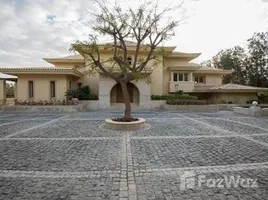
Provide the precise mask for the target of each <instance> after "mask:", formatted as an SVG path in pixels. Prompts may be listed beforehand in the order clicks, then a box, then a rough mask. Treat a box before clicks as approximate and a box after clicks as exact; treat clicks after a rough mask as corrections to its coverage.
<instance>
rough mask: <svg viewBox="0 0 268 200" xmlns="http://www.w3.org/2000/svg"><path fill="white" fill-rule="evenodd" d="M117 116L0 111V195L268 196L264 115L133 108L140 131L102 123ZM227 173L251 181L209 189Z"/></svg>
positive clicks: (54, 199) (129, 199)
mask: <svg viewBox="0 0 268 200" xmlns="http://www.w3.org/2000/svg"><path fill="white" fill-rule="evenodd" d="M118 115H120V113H119V112H116V111H111V112H108V111H98V112H88V113H78V114H38V113H0V200H10V199H12V200H28V199H34V200H39V199H42V200H43V199H49V200H63V199H66V200H67V199H68V200H69V199H70V200H71V199H73V200H84V199H85V200H87V199H88V200H95V199H96V200H97V199H111V200H113V199H114V200H115V199H117V200H168V199H174V200H180V199H186V200H187V199H189V200H190V199H196V200H198V199H199V200H207V199H212V200H214V199H215V200H220V199H230V200H235V199H268V176H267V175H268V118H261V117H259V118H253V117H245V116H241V115H235V114H233V113H232V112H218V113H180V112H160V111H154V112H153V111H143V112H141V111H139V112H138V111H137V112H134V115H135V116H139V117H143V118H146V119H147V122H148V124H149V125H148V127H147V128H146V129H144V130H139V131H133V132H124V133H123V132H117V131H108V130H105V129H103V128H102V125H103V120H104V119H105V118H109V117H113V116H118ZM230 177H234V178H236V180H241V179H239V178H246V179H247V181H248V180H249V179H250V181H251V180H252V181H253V180H255V179H256V182H257V186H256V185H254V184H247V183H243V184H242V183H241V184H238V185H235V184H232V183H231V185H229V186H228V184H226V182H224V183H223V184H222V185H218V186H219V187H215V186H217V184H216V185H215V183H213V180H217V181H218V180H219V181H220V180H221V179H225V178H227V179H228V178H230ZM201 178H202V179H201ZM200 180H202V181H203V182H201V181H200ZM206 180H211V181H212V182H210V183H208V182H205V181H206ZM227 183H228V182H227ZM233 183H234V182H233ZM199 184H200V185H199ZM249 186H250V187H249Z"/></svg>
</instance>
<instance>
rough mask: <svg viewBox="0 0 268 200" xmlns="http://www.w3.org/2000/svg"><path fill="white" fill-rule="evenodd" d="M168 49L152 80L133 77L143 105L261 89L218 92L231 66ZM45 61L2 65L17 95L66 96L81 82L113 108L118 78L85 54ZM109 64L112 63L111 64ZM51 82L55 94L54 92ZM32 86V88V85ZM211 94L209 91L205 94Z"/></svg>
mask: <svg viewBox="0 0 268 200" xmlns="http://www.w3.org/2000/svg"><path fill="white" fill-rule="evenodd" d="M164 48H165V50H166V52H167V53H166V54H165V56H163V57H162V60H161V61H160V62H158V63H157V65H156V66H155V65H153V62H150V63H149V64H148V66H147V67H146V70H147V71H149V72H150V83H147V82H146V81H145V80H138V81H132V85H133V88H134V89H133V96H134V97H133V98H134V99H135V100H133V103H135V104H138V106H141V107H145V108H146V107H147V106H148V105H149V104H150V99H151V95H165V94H169V93H174V92H176V91H178V90H182V91H184V92H187V93H191V94H193V95H198V94H202V95H203V96H208V97H209V98H210V100H214V101H219V100H228V99H229V100H230V101H238V100H239V99H240V100H241V99H242V101H243V102H244V101H247V100H249V99H251V98H253V97H256V94H257V92H258V91H259V90H256V89H254V88H251V90H249V88H248V90H247V91H246V92H245V93H243V89H242V90H240V91H238V92H237V93H239V94H237V93H236V94H237V95H234V93H230V91H226V92H225V93H218V92H219V91H217V89H215V88H214V90H210V88H212V87H215V86H220V85H221V84H222V78H223V76H224V75H226V74H230V73H232V71H230V70H221V69H215V68H209V67H204V66H201V65H199V64H195V63H192V62H191V61H192V60H194V59H195V58H197V57H198V56H199V55H200V53H182V52H176V51H174V49H175V47H164ZM111 53H112V52H109V51H105V50H103V51H101V56H102V57H103V58H104V59H105V58H108V57H109V56H111ZM133 56H134V52H133V43H130V44H129V53H128V57H130V58H132V57H133ZM145 56H146V51H145V52H143V51H141V52H140V54H139V58H143V57H145ZM44 60H45V61H47V62H49V63H51V64H53V67H47V68H0V72H2V73H4V74H8V75H15V76H17V80H16V97H15V98H16V99H17V100H19V101H25V100H29V99H31V100H34V101H42V100H61V101H62V100H66V96H65V92H66V91H67V90H68V89H70V88H76V87H78V86H89V87H90V88H91V90H92V91H93V92H94V93H95V94H96V95H98V97H99V108H102V109H105V108H109V107H110V106H111V105H112V104H113V103H117V102H116V98H118V94H117V91H116V89H115V86H116V84H117V83H116V82H115V81H114V80H112V79H111V78H108V77H105V76H104V75H103V73H101V72H100V71H98V72H95V73H93V74H90V75H89V74H88V73H87V72H88V71H89V70H88V67H87V66H88V65H87V64H88V63H87V62H88V61H87V59H84V58H83V57H82V56H81V55H72V56H67V57H61V58H44ZM107 67H109V66H107ZM51 82H53V88H54V89H53V90H55V95H53V96H52V95H51V94H52V93H51V90H52V89H51ZM4 84H5V80H0V100H2V101H3V100H4V99H5V90H4V87H5V86H4ZM29 87H30V88H29ZM204 94H207V95H204ZM119 95H120V94H119ZM202 95H201V96H202Z"/></svg>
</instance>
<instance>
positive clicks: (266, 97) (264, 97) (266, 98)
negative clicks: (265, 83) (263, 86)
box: [250, 92, 268, 103]
mask: <svg viewBox="0 0 268 200" xmlns="http://www.w3.org/2000/svg"><path fill="white" fill-rule="evenodd" d="M252 101H258V102H259V103H268V92H263V93H261V94H260V95H259V96H258V100H252ZM252 101H251V102H250V103H252Z"/></svg>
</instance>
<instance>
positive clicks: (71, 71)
mask: <svg viewBox="0 0 268 200" xmlns="http://www.w3.org/2000/svg"><path fill="white" fill-rule="evenodd" d="M0 72H2V73H5V74H9V75H17V74H54V73H55V74H70V75H75V76H79V77H81V76H82V75H83V74H82V73H81V72H79V71H77V70H76V69H72V68H58V67H42V68H41V67H28V68H27V67H24V68H0Z"/></svg>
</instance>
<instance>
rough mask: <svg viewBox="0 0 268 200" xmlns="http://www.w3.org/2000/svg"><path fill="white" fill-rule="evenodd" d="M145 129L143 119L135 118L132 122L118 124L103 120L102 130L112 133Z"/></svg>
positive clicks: (117, 122) (110, 120)
mask: <svg viewBox="0 0 268 200" xmlns="http://www.w3.org/2000/svg"><path fill="white" fill-rule="evenodd" d="M145 127H146V123H145V119H143V118H137V120H136V121H132V122H120V121H114V120H112V119H105V124H104V128H106V129H109V130H113V131H135V130H139V129H143V128H145Z"/></svg>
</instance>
